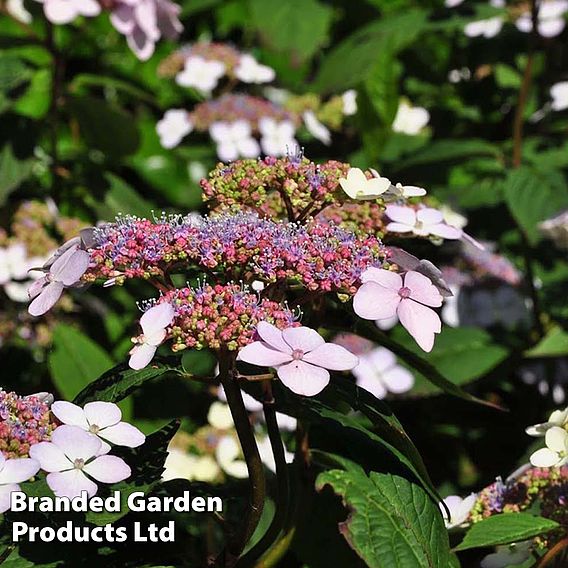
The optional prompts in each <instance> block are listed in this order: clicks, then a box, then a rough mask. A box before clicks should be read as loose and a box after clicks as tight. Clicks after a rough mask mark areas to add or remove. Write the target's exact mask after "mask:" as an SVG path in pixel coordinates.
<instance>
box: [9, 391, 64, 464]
mask: <svg viewBox="0 0 568 568" xmlns="http://www.w3.org/2000/svg"><path fill="white" fill-rule="evenodd" d="M55 427H56V425H55V422H54V421H53V419H52V418H51V415H50V411H49V404H48V403H47V402H46V401H45V400H44V399H43V397H41V396H40V395H31V396H19V395H17V394H16V393H15V392H6V391H2V390H0V453H1V454H2V455H3V456H4V457H5V458H8V459H11V458H21V457H27V456H28V455H29V452H30V447H31V446H33V445H34V444H37V443H39V442H42V441H44V440H47V439H49V437H50V436H51V432H52V431H53V430H54V429H55Z"/></svg>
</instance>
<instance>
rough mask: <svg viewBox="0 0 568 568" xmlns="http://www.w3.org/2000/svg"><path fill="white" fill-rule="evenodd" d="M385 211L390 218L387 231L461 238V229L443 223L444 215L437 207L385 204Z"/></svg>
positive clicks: (422, 235)
mask: <svg viewBox="0 0 568 568" xmlns="http://www.w3.org/2000/svg"><path fill="white" fill-rule="evenodd" d="M385 213H386V214H387V217H389V219H391V223H389V224H388V225H387V231H390V232H393V233H412V234H413V235H416V236H420V237H429V236H431V235H433V236H435V237H442V238H443V239H461V238H462V236H463V231H462V230H461V229H458V228H456V227H452V226H450V225H447V224H446V223H444V215H443V214H442V212H441V211H438V210H437V209H431V208H429V207H425V208H424V209H418V210H415V209H413V208H412V207H404V206H402V205H387V208H386V211H385Z"/></svg>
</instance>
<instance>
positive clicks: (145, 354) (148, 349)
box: [128, 343, 158, 371]
mask: <svg viewBox="0 0 568 568" xmlns="http://www.w3.org/2000/svg"><path fill="white" fill-rule="evenodd" d="M157 349H158V347H157V346H156V345H148V344H147V343H144V344H142V345H135V346H134V347H133V348H132V349H131V350H130V359H129V360H128V366H129V367H130V368H131V369H134V370H136V371H139V370H140V369H143V368H144V367H146V366H147V365H148V364H149V363H150V361H151V360H152V359H153V358H154V355H155V353H156V350H157Z"/></svg>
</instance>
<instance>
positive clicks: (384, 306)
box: [353, 268, 442, 352]
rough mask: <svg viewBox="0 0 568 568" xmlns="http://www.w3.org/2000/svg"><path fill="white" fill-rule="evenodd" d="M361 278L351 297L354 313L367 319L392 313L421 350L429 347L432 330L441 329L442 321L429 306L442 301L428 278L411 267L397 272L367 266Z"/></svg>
mask: <svg viewBox="0 0 568 568" xmlns="http://www.w3.org/2000/svg"><path fill="white" fill-rule="evenodd" d="M361 280H362V282H363V285H362V286H361V288H359V290H358V291H357V293H356V294H355V297H354V298H353V309H354V310H355V313H356V314H357V315H358V316H360V317H362V318H363V319H368V320H384V319H389V318H392V317H393V316H395V315H396V316H398V319H399V320H400V323H401V324H402V325H403V327H404V328H405V329H406V330H407V331H408V333H410V335H412V337H414V339H415V341H416V343H418V345H419V346H420V347H421V348H422V349H423V350H424V351H427V352H428V351H431V350H432V347H433V346H434V337H435V334H436V333H440V332H441V331H442V322H441V321H440V318H439V317H438V314H437V313H436V312H435V311H434V310H432V309H431V307H433V308H438V307H440V306H441V305H442V295H441V294H440V292H439V291H438V289H437V288H436V287H435V286H434V285H433V284H432V282H431V281H430V279H429V278H427V277H426V276H424V275H423V274H420V273H419V272H414V271H412V270H411V271H408V272H407V273H406V274H404V276H400V275H399V274H396V273H395V272H391V271H389V270H384V269H380V268H368V269H367V270H366V271H365V272H364V273H363V275H362V277H361ZM428 306H430V307H428Z"/></svg>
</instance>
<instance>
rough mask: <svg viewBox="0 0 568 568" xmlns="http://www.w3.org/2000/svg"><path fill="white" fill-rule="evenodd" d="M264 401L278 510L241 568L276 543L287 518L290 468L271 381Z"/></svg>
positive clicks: (265, 385) (265, 384)
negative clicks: (274, 467) (287, 463)
mask: <svg viewBox="0 0 568 568" xmlns="http://www.w3.org/2000/svg"><path fill="white" fill-rule="evenodd" d="M263 390H264V401H263V410H264V417H265V420H266V427H267V430H268V438H269V440H270V446H271V447H272V453H273V455H274V462H275V464H276V480H277V498H276V510H275V512H274V517H273V519H272V522H271V523H270V526H269V527H268V530H267V531H266V532H265V533H264V535H263V537H262V538H261V539H260V540H259V541H258V542H257V543H256V544H255V545H254V546H253V547H252V548H251V549H250V550H249V551H248V552H247V553H246V554H245V555H244V556H243V557H242V558H241V560H240V561H239V566H251V565H253V563H254V562H255V561H256V560H257V559H258V558H260V557H261V556H262V555H263V554H264V552H266V550H268V548H269V547H270V546H271V545H272V544H273V543H274V542H275V540H276V538H277V537H278V535H279V534H280V531H281V530H282V526H283V525H284V521H285V520H286V516H287V509H288V500H289V488H288V467H287V465H286V456H285V453H284V445H283V444H282V438H281V437H280V430H279V429H278V421H277V420H276V410H275V409H274V397H273V395H272V383H271V381H264V382H263Z"/></svg>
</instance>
